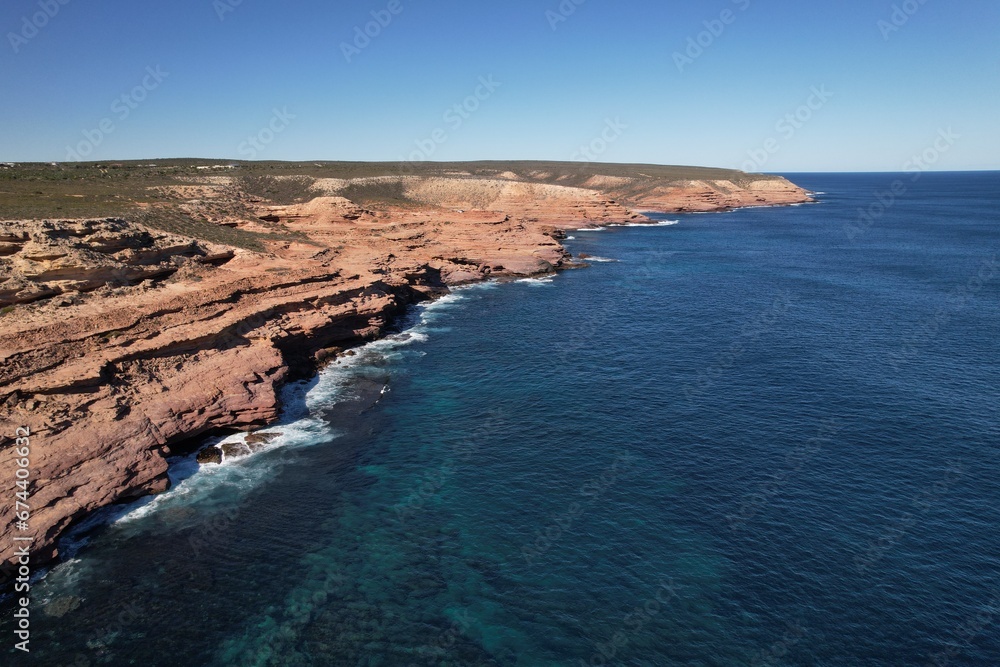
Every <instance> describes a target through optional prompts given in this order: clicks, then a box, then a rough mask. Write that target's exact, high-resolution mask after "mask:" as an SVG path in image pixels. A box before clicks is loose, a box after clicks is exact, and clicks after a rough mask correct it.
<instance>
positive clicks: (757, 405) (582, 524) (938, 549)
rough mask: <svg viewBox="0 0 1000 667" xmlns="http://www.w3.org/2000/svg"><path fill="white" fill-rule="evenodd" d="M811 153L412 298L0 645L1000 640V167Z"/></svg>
mask: <svg viewBox="0 0 1000 667" xmlns="http://www.w3.org/2000/svg"><path fill="white" fill-rule="evenodd" d="M792 178H793V180H795V181H796V182H797V183H799V184H800V185H803V186H804V187H807V188H810V189H812V190H816V191H820V192H823V193H825V194H822V195H820V196H819V199H820V200H821V203H820V204H818V205H811V206H799V207H790V208H776V209H748V210H742V211H737V212H732V213H726V214H709V215H684V216H669V218H668V217H666V216H665V217H664V219H670V220H678V221H679V222H678V223H677V224H675V225H670V226H657V227H641V228H640V227H629V228H614V229H609V230H605V231H598V232H592V231H591V232H584V231H581V232H573V236H575V239H574V240H572V241H570V242H568V246H569V248H570V249H571V250H572V251H573V252H574V253H588V254H590V255H595V256H598V257H600V258H605V259H611V260H615V261H598V262H593V264H592V266H591V267H590V268H587V269H583V270H577V271H568V272H564V273H562V274H560V275H558V276H556V277H555V278H553V279H550V280H546V281H528V282H516V283H512V284H505V285H488V286H480V287H474V288H471V289H467V290H462V291H460V292H458V293H457V295H456V296H454V297H449V298H448V299H446V300H445V301H444V302H441V303H438V304H435V305H434V306H432V307H430V308H425V309H420V310H418V311H417V312H416V313H415V314H414V319H413V321H412V322H411V323H410V324H411V326H412V328H411V329H410V330H409V337H406V336H403V337H400V338H399V339H397V340H395V341H388V342H384V343H381V344H379V345H376V346H374V347H370V348H368V349H367V350H366V351H365V352H364V353H363V354H362V355H361V356H360V357H359V358H356V359H355V360H354V365H353V366H350V367H346V368H345V367H344V366H343V365H342V366H341V367H334V368H331V369H329V370H328V371H325V372H324V374H323V375H322V377H321V379H320V380H319V381H318V382H314V383H312V384H311V385H310V386H309V387H308V389H309V390H310V391H309V394H308V397H307V398H306V399H304V400H303V399H302V398H301V397H296V396H294V395H293V396H291V398H290V405H292V406H293V412H292V413H291V414H290V415H289V417H288V419H287V420H286V422H288V423H286V424H284V425H279V426H276V427H274V429H272V430H274V431H278V432H281V433H282V436H281V437H280V438H279V440H278V441H277V443H278V444H279V445H280V446H276V447H275V448H273V449H270V450H268V451H265V452H263V453H261V454H258V455H256V456H254V457H251V458H249V459H245V460H243V461H240V462H237V463H233V464H230V465H227V466H223V467H222V468H216V469H214V470H202V471H201V472H199V473H197V474H195V475H194V476H192V477H188V478H187V479H185V480H184V481H182V482H181V483H179V484H178V485H177V486H176V488H175V490H174V491H172V492H171V493H169V494H167V495H165V496H162V497H160V498H158V499H156V500H155V501H154V502H153V503H151V504H148V505H146V506H145V507H143V508H142V509H140V510H139V511H137V512H135V513H133V514H131V515H128V516H126V517H125V518H124V519H121V520H119V521H118V522H117V523H115V524H113V525H111V526H109V527H107V528H105V529H103V530H100V531H98V532H97V533H96V534H94V535H92V536H91V538H90V542H89V544H87V545H86V546H84V547H83V548H82V549H81V550H80V551H79V553H78V555H77V557H76V558H75V559H74V560H73V561H72V562H70V563H68V564H65V565H63V566H61V567H59V568H57V569H56V570H55V571H53V572H52V573H51V574H50V575H49V576H48V578H46V579H45V580H44V582H42V583H40V584H39V585H38V586H37V588H36V605H35V612H34V613H35V625H34V634H33V641H32V646H33V649H34V652H33V653H32V657H31V660H28V661H26V660H24V659H23V656H18V655H14V654H13V653H10V654H7V657H5V658H3V660H4V663H5V664H6V663H7V658H10V660H11V661H13V662H14V664H28V663H30V662H32V661H34V663H33V664H45V665H63V664H80V665H86V664H95V665H96V664H108V665H129V664H136V665H213V666H222V665H240V666H242V665H410V664H414V665H519V666H520V665H584V664H592V665H602V664H621V665H635V666H639V665H644V666H645V665H651V666H652V665H656V666H660V665H663V666H668V665H704V666H709V665H711V666H719V667H723V666H725V667H729V666H733V665H814V666H842V665H843V666H848V665H850V666H857V665H864V666H883V665H884V666H889V665H892V666H897V665H928V664H948V665H955V666H960V665H977V666H992V665H997V664H1000V530H998V527H1000V507H998V506H1000V474H998V473H1000V463H998V457H997V444H998V436H1000V406H998V386H1000V265H998V264H997V262H998V261H1000V174H998V173H980V174H925V175H923V176H921V177H920V178H918V179H917V180H916V181H913V180H911V178H910V176H909V175H899V176H898V177H897V176H895V175H885V174H878V175H870V174H869V175H825V174H801V175H793V176H792ZM897 178H900V179H902V181H901V182H902V184H903V187H904V188H905V192H904V193H903V194H901V195H899V196H897V197H896V200H895V201H894V202H891V203H890V205H889V206H888V207H885V208H884V210H883V211H882V212H880V211H879V208H878V205H875V206H873V207H872V208H871V210H872V211H873V212H874V213H876V214H877V215H875V216H873V217H872V218H871V219H869V220H863V219H860V218H859V214H858V209H859V207H861V208H865V209H868V208H869V207H870V206H871V205H873V203H875V202H877V201H878V198H877V197H876V196H875V194H874V193H875V192H876V191H881V192H885V191H889V190H890V186H891V185H892V183H893V181H894V180H895V179H897ZM358 376H362V377H366V378H369V379H371V380H373V381H375V382H376V383H378V384H379V385H380V384H381V383H383V382H388V386H389V388H390V391H388V393H386V394H385V395H384V396H382V399H381V400H380V401H379V402H378V403H377V405H375V406H374V407H372V408H371V409H366V410H364V411H363V414H357V413H358V412H359V410H354V411H353V412H351V413H350V415H349V416H345V415H344V414H343V411H342V412H341V413H338V412H337V410H336V408H335V406H336V405H337V404H338V403H337V402H338V401H343V400H345V397H348V396H350V395H351V392H357V391H358V390H357V389H356V388H355V387H356V384H355V383H354V382H353V381H352V378H356V377H358ZM304 389H305V388H303V390H304ZM331 406H334V407H331ZM186 466H187V467H190V464H183V465H181V466H179V467H178V473H179V475H180V476H181V477H184V476H185V475H187V474H189V473H190V470H187V471H186ZM185 471H186V472H185ZM46 604H47V605H48V606H47V607H45V605H46ZM43 607H44V608H43ZM8 616H9V614H7V615H5V619H4V621H3V625H2V628H0V630H2V631H3V634H4V635H5V636H10V629H11V624H10V619H9V618H8ZM11 643H13V642H11ZM4 651H6V646H5V647H4Z"/></svg>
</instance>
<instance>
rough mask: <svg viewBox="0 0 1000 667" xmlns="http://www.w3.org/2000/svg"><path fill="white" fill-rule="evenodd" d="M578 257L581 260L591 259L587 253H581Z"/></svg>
mask: <svg viewBox="0 0 1000 667" xmlns="http://www.w3.org/2000/svg"><path fill="white" fill-rule="evenodd" d="M577 257H579V258H580V259H590V255H588V254H587V253H585V252H581V253H580V254H579V255H577Z"/></svg>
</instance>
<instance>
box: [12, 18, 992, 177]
mask: <svg viewBox="0 0 1000 667" xmlns="http://www.w3.org/2000/svg"><path fill="white" fill-rule="evenodd" d="M998 26H1000V6H997V5H995V3H989V2H986V1H983V0H965V1H963V2H960V3H958V4H957V5H956V4H946V3H940V2H934V1H933V0H902V1H900V0H877V1H875V0H847V1H846V2H844V3H841V4H839V5H835V6H823V7H809V8H803V7H802V6H801V5H799V4H797V3H792V2H791V1H790V0H772V1H770V2H764V1H763V0H719V1H717V2H713V3H712V4H711V5H703V6H699V7H676V8H674V7H663V6H661V5H659V4H657V3H653V2H649V1H646V0H643V1H641V2H631V3H627V4H626V5H610V4H603V3H600V2H597V1H596V0H549V1H541V0H538V1H532V2H529V1H527V0H515V1H514V2H507V3H502V4H501V3H488V4H485V5H480V6H467V5H465V4H463V3H459V2H455V1H454V0H447V1H444V2H439V3H435V4H434V5H433V6H427V5H418V4H414V5H413V6H411V5H410V3H409V1H408V0H372V1H370V2H365V3H352V4H350V5H346V6H338V7H330V6H326V5H324V4H322V3H319V2H316V0H308V1H307V2H304V3H301V4H300V5H299V6H297V7H295V8H289V7H287V6H284V5H280V4H278V3H275V2H266V1H263V0H262V1H259V2H255V3H251V2H245V1H244V0H178V2H175V3H172V4H169V5H166V4H165V5H153V6H149V5H135V4H133V3H125V2H123V1H122V0H111V1H110V2H106V3H104V4H102V5H101V6H98V7H94V6H90V5H85V4H83V3H77V2H74V1H73V0H15V1H14V2H11V3H8V4H7V5H6V6H4V7H3V8H2V9H0V29H2V33H3V36H4V40H3V41H4V44H3V45H0V54H2V55H0V82H2V86H3V89H4V90H7V91H10V92H11V93H12V94H11V96H10V98H12V99H14V100H16V103H14V104H8V105H6V106H5V107H4V109H3V110H2V111H0V120H2V121H3V127H4V128H6V131H5V136H4V140H3V142H2V144H0V161H7V162H52V161H58V162H64V161H71V160H81V161H106V160H130V159H180V158H182V157H189V156H196V157H203V156H207V157H208V159H219V160H283V161H311V160H322V161H363V162H398V161H399V160H401V159H408V160H419V161H430V162H437V161H478V160H548V161H555V160H558V161H573V160H583V161H591V162H616V163H650V164H675V165H700V166H711V167H721V168H730V169H743V170H746V171H759V172H764V173H810V172H811V173H817V172H890V173H891V172H902V171H908V170H910V169H911V168H919V169H921V170H924V171H984V170H985V171H991V170H997V169H1000V159H998V156H1000V130H998V129H997V127H996V123H995V117H996V116H997V112H998V110H1000V86H998V85H997V84H998V83H1000V81H998V76H1000V75H998V72H1000V44H998V42H997V40H996V38H995V36H996V34H997V28H998ZM625 35H627V36H628V37H627V38H625V37H623V36H625ZM317 155H320V156H322V157H316V156H317ZM154 156H159V157H154Z"/></svg>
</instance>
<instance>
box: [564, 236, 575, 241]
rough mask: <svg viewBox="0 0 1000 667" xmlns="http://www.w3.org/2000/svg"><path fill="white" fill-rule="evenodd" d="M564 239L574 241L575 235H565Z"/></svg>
mask: <svg viewBox="0 0 1000 667" xmlns="http://www.w3.org/2000/svg"><path fill="white" fill-rule="evenodd" d="M566 240H567V241H575V240H576V237H575V236H567V237H566Z"/></svg>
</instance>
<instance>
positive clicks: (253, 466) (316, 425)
mask: <svg viewBox="0 0 1000 667" xmlns="http://www.w3.org/2000/svg"><path fill="white" fill-rule="evenodd" d="M495 287H496V283H495V282H487V283H481V284H476V285H471V286H468V287H461V288H457V289H455V290H453V291H452V292H451V293H450V294H447V295H445V296H443V297H441V298H439V299H436V300H434V301H430V302H427V303H423V304H419V305H417V306H416V307H415V308H413V309H412V310H411V312H410V313H409V315H408V316H407V317H406V318H405V319H404V321H403V322H402V326H401V330H400V331H399V332H398V333H394V334H389V335H387V336H385V337H383V338H380V339H379V340H375V341H372V342H370V343H367V344H365V345H362V346H360V347H358V348H356V349H355V350H354V354H353V355H350V356H342V357H340V358H339V359H337V361H336V362H335V363H333V364H331V365H329V366H327V367H326V368H325V369H323V370H322V371H321V372H320V373H319V374H318V375H317V376H316V377H315V378H313V379H312V380H309V381H303V382H297V383H293V384H290V385H287V386H286V387H284V388H283V389H282V399H281V400H282V405H283V406H285V407H284V411H283V413H282V416H281V419H280V420H279V421H278V422H277V423H276V424H274V425H272V426H270V427H268V428H266V429H262V430H260V431H257V433H259V434H269V433H270V434H274V436H275V437H274V439H273V440H271V441H270V442H268V443H266V444H265V445H264V446H262V447H260V448H259V449H257V450H256V451H254V452H253V453H252V454H248V455H246V456H239V457H232V458H230V457H225V456H224V457H223V461H222V464H221V465H209V466H202V465H200V464H199V463H198V462H197V460H196V457H197V455H195V454H192V455H191V456H187V457H183V458H177V459H171V461H170V469H169V471H168V475H169V476H170V481H171V488H170V490H169V491H167V492H166V493H163V494H160V495H157V496H154V497H151V498H145V499H143V500H141V501H138V502H136V503H134V504H132V505H130V506H128V507H127V508H125V510H122V509H119V510H118V512H117V514H115V515H113V516H110V515H104V516H98V515H95V517H94V519H93V521H94V523H93V524H92V525H90V526H85V528H92V527H93V525H97V524H98V523H109V522H110V523H115V524H116V525H119V527H122V528H125V527H127V525H128V524H130V523H132V522H135V521H137V520H139V519H142V518H144V517H147V516H149V515H151V514H153V513H154V512H158V511H161V510H164V509H168V508H176V507H181V506H185V505H192V504H198V505H199V506H200V507H202V508H209V509H210V508H211V507H212V506H213V505H231V504H232V503H233V502H235V501H238V499H239V498H240V497H242V496H243V495H244V494H246V493H247V492H249V491H250V490H252V489H253V488H254V487H256V486H257V485H259V484H260V483H261V482H262V481H264V480H266V479H268V478H270V477H273V476H274V475H276V474H277V472H278V471H279V470H280V468H281V465H282V459H281V458H277V457H274V456H268V457H266V460H263V459H264V458H265V455H266V454H267V453H268V452H273V451H274V450H277V449H283V448H301V447H311V446H315V445H317V444H321V443H328V442H330V441H331V440H335V439H336V438H338V437H340V435H342V434H341V433H339V432H337V431H336V429H334V428H333V427H332V426H331V425H330V424H329V423H327V422H326V421H325V420H323V419H320V418H319V417H317V416H316V415H318V414H320V413H321V411H322V410H323V409H325V408H329V407H330V406H332V405H334V404H335V403H336V402H337V401H338V400H340V399H341V398H342V397H343V396H344V394H345V392H347V391H349V390H350V387H351V385H352V383H353V381H354V380H355V379H356V378H357V377H359V376H363V375H365V374H366V373H367V372H370V371H371V369H372V368H374V367H378V368H379V370H380V372H386V371H387V370H388V372H389V373H391V370H392V369H391V366H390V367H389V368H388V369H387V368H386V367H385V364H386V362H392V361H398V360H399V359H401V358H403V356H404V354H406V353H409V354H413V352H408V349H409V348H411V347H412V346H414V345H419V344H421V343H425V342H427V341H428V340H429V339H430V334H431V333H433V332H435V331H442V330H446V329H441V328H434V327H432V326H431V325H432V323H434V322H435V321H437V320H438V319H440V317H441V316H442V315H444V314H445V313H446V312H447V311H448V310H449V309H451V308H454V307H455V306H456V305H458V304H460V303H461V302H462V301H465V300H467V299H468V298H469V297H470V296H474V295H475V293H476V292H477V291H482V290H489V289H494V288H495ZM388 391H389V386H388V385H385V386H383V388H382V390H381V394H382V395H385V394H386V393H387V392H388ZM245 438H246V435H245V434H242V433H239V434H234V435H230V436H227V437H225V438H219V439H217V440H215V441H214V442H211V443H210V444H212V445H224V444H239V443H243V442H245ZM82 532H86V531H81V533H82ZM83 539H85V538H83ZM84 543H85V542H83V541H81V542H80V544H79V546H82V544H84Z"/></svg>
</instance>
